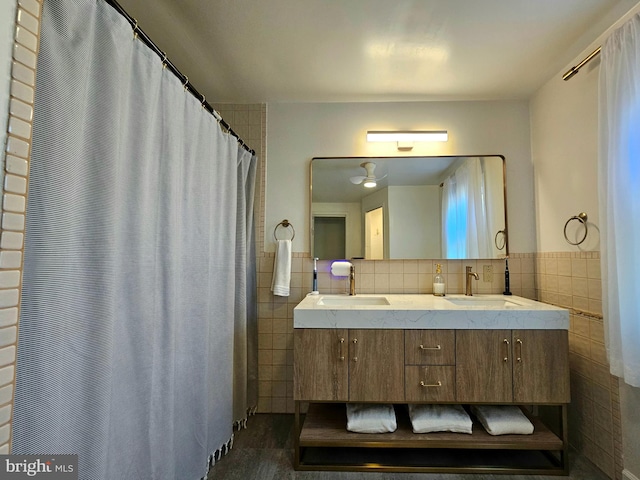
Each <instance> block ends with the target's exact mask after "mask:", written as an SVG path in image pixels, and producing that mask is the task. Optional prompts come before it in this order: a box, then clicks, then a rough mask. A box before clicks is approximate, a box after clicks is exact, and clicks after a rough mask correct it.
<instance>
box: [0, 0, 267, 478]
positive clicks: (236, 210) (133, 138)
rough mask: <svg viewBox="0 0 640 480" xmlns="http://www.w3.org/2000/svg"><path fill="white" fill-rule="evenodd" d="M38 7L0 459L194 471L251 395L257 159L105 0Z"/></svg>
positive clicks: (104, 472) (133, 471) (183, 474)
mask: <svg viewBox="0 0 640 480" xmlns="http://www.w3.org/2000/svg"><path fill="white" fill-rule="evenodd" d="M43 8H44V11H43V18H42V32H41V45H40V53H39V58H38V71H37V80H36V101H35V113H34V135H33V151H32V161H31V172H30V179H29V198H28V206H27V229H26V230H27V234H26V239H25V257H24V258H25V260H24V278H23V295H22V303H21V305H22V307H21V315H20V334H19V343H18V360H17V379H16V392H15V409H14V416H13V418H14V421H13V428H14V430H13V448H12V453H16V454H30V453H33V454H44V453H47V454H63V453H73V454H78V455H79V471H80V478H86V479H104V480H118V479H123V480H124V479H145V478H153V479H172V480H173V479H183V478H184V479H198V478H201V477H203V476H204V475H206V473H207V468H208V465H209V463H210V461H211V457H212V456H213V455H215V453H216V452H220V451H224V450H226V448H227V447H228V446H229V443H230V441H231V439H232V436H233V431H232V424H233V422H234V421H239V420H242V417H243V416H244V415H245V413H244V412H246V408H247V407H249V406H250V405H251V403H252V402H253V401H255V399H252V398H249V397H251V391H250V390H249V391H248V390H247V388H246V376H247V372H251V371H252V367H251V365H250V363H251V361H252V359H253V357H255V353H254V352H252V351H251V346H252V345H254V344H255V340H254V339H253V338H252V332H253V331H254V330H255V317H256V315H255V303H253V302H254V301H255V293H254V292H253V289H255V251H254V250H253V245H252V244H253V195H254V187H253V185H254V181H255V170H256V158H255V155H253V154H252V153H250V152H248V151H247V150H245V149H244V148H242V147H240V146H239V144H238V141H237V140H236V138H234V137H233V136H231V135H229V134H227V133H225V132H223V131H222V130H221V128H220V126H219V125H218V123H217V122H216V120H215V118H214V117H213V116H212V115H211V114H209V113H208V112H207V111H205V110H204V109H203V108H202V107H201V105H200V103H199V102H198V100H197V99H195V98H194V97H193V96H192V95H191V94H190V93H188V92H186V91H185V90H184V89H183V88H182V85H181V83H180V81H179V80H178V78H176V77H175V76H174V75H173V74H172V73H171V72H170V71H169V70H168V69H163V68H162V63H161V60H160V59H159V58H158V57H157V55H155V54H154V53H153V52H152V51H151V50H150V49H149V48H148V47H147V46H145V45H144V44H143V43H142V42H141V41H139V40H136V39H134V36H133V34H132V30H131V27H130V25H129V24H128V23H127V21H126V20H125V19H124V18H123V17H122V16H120V15H119V14H118V13H117V12H116V11H115V10H114V9H113V8H112V7H110V6H109V5H107V4H106V3H105V2H103V1H102V0H97V1H96V0H56V1H46V2H44V3H43ZM234 391H235V392H236V394H235V403H236V406H235V412H234ZM241 397H242V398H241Z"/></svg>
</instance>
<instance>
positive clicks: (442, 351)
mask: <svg viewBox="0 0 640 480" xmlns="http://www.w3.org/2000/svg"><path fill="white" fill-rule="evenodd" d="M455 345H456V334H455V330H405V332H404V355H405V361H404V363H405V365H455V363H456V350H455Z"/></svg>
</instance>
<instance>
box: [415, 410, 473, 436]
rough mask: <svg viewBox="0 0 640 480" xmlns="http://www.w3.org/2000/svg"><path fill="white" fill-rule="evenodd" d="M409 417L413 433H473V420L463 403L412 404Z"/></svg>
mask: <svg viewBox="0 0 640 480" xmlns="http://www.w3.org/2000/svg"><path fill="white" fill-rule="evenodd" d="M409 418H410V419H411V426H412V427H413V433H429V432H455V433H471V429H472V426H473V422H472V421H471V417H469V414H468V413H467V412H466V411H465V409H464V408H462V405H412V404H409Z"/></svg>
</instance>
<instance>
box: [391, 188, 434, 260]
mask: <svg viewBox="0 0 640 480" xmlns="http://www.w3.org/2000/svg"><path fill="white" fill-rule="evenodd" d="M439 205H440V188H439V187H438V186H437V185H436V186H431V185H416V186H404V187H398V186H395V187H389V255H390V258H407V259H412V258H440V257H441V256H442V250H441V249H440V237H441V234H440V209H439V208H438V206H439Z"/></svg>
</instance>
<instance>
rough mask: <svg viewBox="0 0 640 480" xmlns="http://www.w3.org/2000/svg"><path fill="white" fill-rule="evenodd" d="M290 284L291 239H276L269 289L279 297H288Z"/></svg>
mask: <svg viewBox="0 0 640 480" xmlns="http://www.w3.org/2000/svg"><path fill="white" fill-rule="evenodd" d="M290 286H291V240H289V239H287V240H278V241H277V243H276V258H275V261H274V262H273V279H272V280H271V291H272V292H273V294H274V295H278V296H279V297H288V296H289V289H290Z"/></svg>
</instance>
